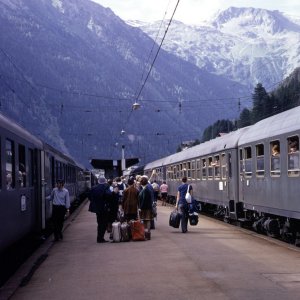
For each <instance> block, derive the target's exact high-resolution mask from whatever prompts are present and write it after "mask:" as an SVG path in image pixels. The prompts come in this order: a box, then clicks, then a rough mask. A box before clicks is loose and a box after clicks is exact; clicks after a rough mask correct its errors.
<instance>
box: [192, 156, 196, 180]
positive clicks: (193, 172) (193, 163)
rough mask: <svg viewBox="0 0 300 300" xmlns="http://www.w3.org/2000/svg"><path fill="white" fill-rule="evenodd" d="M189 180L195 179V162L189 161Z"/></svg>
mask: <svg viewBox="0 0 300 300" xmlns="http://www.w3.org/2000/svg"><path fill="white" fill-rule="evenodd" d="M191 178H192V179H196V161H195V160H192V161H191Z"/></svg>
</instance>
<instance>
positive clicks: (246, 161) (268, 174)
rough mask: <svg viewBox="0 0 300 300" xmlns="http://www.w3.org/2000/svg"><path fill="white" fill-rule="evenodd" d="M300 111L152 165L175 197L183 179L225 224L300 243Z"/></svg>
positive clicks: (148, 170) (149, 168) (151, 170)
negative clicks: (244, 226) (249, 227)
mask: <svg viewBox="0 0 300 300" xmlns="http://www.w3.org/2000/svg"><path fill="white" fill-rule="evenodd" d="M299 135H300V107H296V108H293V109H290V110H288V111H285V112H283V113H280V114H278V115H275V116H272V117H269V118H267V119H264V120H261V121H260V122H258V123H256V124H254V125H252V126H249V127H245V128H242V129H239V130H237V131H234V132H231V133H229V134H226V135H223V136H221V137H218V138H215V139H213V140H210V141H207V142H205V143H203V144H200V145H197V146H194V147H192V148H189V149H187V150H185V151H182V152H179V153H176V154H172V155H170V156H168V157H164V158H162V159H159V160H156V161H154V162H151V163H148V164H147V165H146V166H145V168H144V172H145V174H146V175H148V176H149V177H150V176H151V175H152V178H153V179H154V178H155V179H156V180H157V181H162V180H166V181H167V184H168V185H169V194H170V196H171V197H175V196H176V193H177V188H178V186H179V185H180V182H181V178H182V177H183V176H186V177H187V178H188V182H189V183H190V184H192V185H193V190H194V197H195V199H196V200H197V201H200V202H201V203H202V206H203V207H204V209H205V208H210V209H214V210H215V213H216V214H221V215H223V216H224V219H225V220H226V221H229V222H230V221H232V220H235V221H239V222H240V223H241V224H243V223H244V224H246V223H247V224H252V226H253V228H254V229H256V230H257V231H259V232H265V233H267V234H268V235H271V236H280V235H281V237H282V238H284V239H286V240H288V241H293V242H296V243H299V242H300V201H299V194H300V166H299Z"/></svg>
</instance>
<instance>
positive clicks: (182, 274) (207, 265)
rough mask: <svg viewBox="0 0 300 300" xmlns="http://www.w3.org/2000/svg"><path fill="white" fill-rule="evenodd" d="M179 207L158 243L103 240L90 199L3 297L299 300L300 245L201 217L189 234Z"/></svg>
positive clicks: (159, 225)
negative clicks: (177, 224) (180, 223)
mask: <svg viewBox="0 0 300 300" xmlns="http://www.w3.org/2000/svg"><path fill="white" fill-rule="evenodd" d="M172 209H173V208H172V207H165V206H164V207H162V206H160V205H159V206H158V218H157V221H156V229H155V230H153V231H152V236H151V237H152V239H151V240H150V241H143V242H132V241H131V242H124V243H105V244H98V243H96V226H97V224H96V216H95V215H94V214H92V213H90V212H88V203H85V205H84V206H83V207H82V209H81V211H80V212H79V213H78V214H77V216H74V217H72V216H71V218H70V219H71V220H69V222H68V224H67V226H66V228H65V231H64V240H63V241H60V242H56V243H54V242H52V241H50V240H49V241H47V242H46V243H45V245H44V246H43V247H44V249H42V250H39V251H42V252H41V253H43V255H44V256H43V255H42V256H41V257H44V258H45V259H44V260H43V261H42V262H41V263H40V265H39V267H36V270H35V272H34V273H33V272H32V273H33V274H32V277H31V278H30V280H29V281H28V282H27V283H24V281H23V285H24V286H22V287H21V286H19V287H18V288H17V289H16V290H15V291H14V293H13V294H12V295H9V296H8V294H7V293H6V292H5V286H4V289H2V290H1V292H0V293H2V296H1V294H0V298H1V300H3V299H8V298H9V299H12V300H24V299H25V300H26V299H30V300H35V299H36V300H37V299H38V300H40V299H43V300H47V299H55V300H60V299H63V300H68V299H72V300H76V299H78V300H81V299H89V300H93V299H97V300H98V299H101V300H106V299H109V300H111V299H124V300H126V299H131V300H135V299H137V300H144V299H149V300H150V299H151V300H153V299H164V300H165V299H172V300H177V299H178V300H179V299H180V300H182V299H189V300H191V299H201V300H202V299H203V300H224V299H226V300H227V299H236V300H237V299H239V300H240V299H243V300H245V299H251V300H253V299H257V300H263V299H268V300H269V299H273V300H277V299H278V300H279V299H280V300H282V299H285V300H295V299H299V295H300V249H299V248H296V247H294V246H290V245H288V244H285V243H283V242H279V241H276V240H274V239H271V238H269V237H264V236H260V235H257V234H255V233H253V232H249V231H246V230H244V229H242V228H239V227H235V226H233V225H230V224H226V223H221V222H218V221H216V220H212V219H210V218H207V217H204V216H201V215H200V219H199V223H198V225H197V226H194V227H191V226H189V231H188V232H187V233H186V234H183V233H181V232H180V230H179V229H174V228H172V227H170V226H169V225H168V220H169V215H170V212H171V211H172ZM106 239H108V236H106ZM32 260H33V259H32ZM32 263H34V260H33V261H32ZM27 265H28V263H27ZM23 272H24V271H23ZM23 275H25V273H24V274H23ZM9 285H12V281H10V283H8V287H7V288H9ZM5 297H8V298H5Z"/></svg>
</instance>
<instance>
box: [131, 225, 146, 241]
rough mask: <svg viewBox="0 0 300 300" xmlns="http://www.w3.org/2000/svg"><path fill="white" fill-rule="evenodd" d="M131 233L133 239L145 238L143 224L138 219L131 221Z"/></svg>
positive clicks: (142, 239) (141, 239)
mask: <svg viewBox="0 0 300 300" xmlns="http://www.w3.org/2000/svg"><path fill="white" fill-rule="evenodd" d="M131 234H132V240H133V241H144V240H145V228H144V224H142V223H141V221H140V220H137V221H131Z"/></svg>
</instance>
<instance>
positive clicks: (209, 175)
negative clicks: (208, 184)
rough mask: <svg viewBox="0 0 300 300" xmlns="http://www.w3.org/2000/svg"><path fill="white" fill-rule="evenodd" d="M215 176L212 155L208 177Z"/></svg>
mask: <svg viewBox="0 0 300 300" xmlns="http://www.w3.org/2000/svg"><path fill="white" fill-rule="evenodd" d="M212 178H213V159H212V157H209V158H208V179H212Z"/></svg>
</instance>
